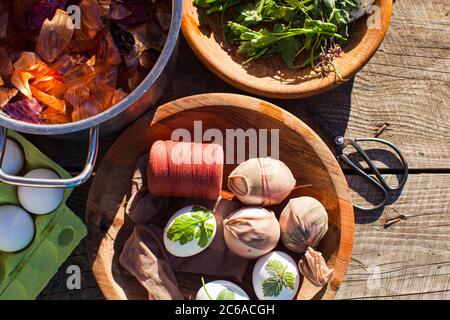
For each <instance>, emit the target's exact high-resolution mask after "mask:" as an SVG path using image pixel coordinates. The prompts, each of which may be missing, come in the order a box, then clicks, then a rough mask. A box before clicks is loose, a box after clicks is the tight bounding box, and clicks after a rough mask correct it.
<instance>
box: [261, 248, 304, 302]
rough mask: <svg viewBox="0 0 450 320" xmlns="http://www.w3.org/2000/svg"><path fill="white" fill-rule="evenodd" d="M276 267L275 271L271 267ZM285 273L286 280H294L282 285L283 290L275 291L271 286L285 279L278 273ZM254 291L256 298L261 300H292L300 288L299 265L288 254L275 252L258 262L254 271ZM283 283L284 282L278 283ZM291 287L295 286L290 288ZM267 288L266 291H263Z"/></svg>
mask: <svg viewBox="0 0 450 320" xmlns="http://www.w3.org/2000/svg"><path fill="white" fill-rule="evenodd" d="M274 265H275V267H276V268H275V269H274V268H271V266H274ZM277 269H278V271H281V273H284V278H286V279H293V281H289V285H281V286H280V287H279V288H280V289H281V290H274V287H273V286H272V287H271V286H270V283H271V281H270V280H274V281H272V283H275V284H276V283H277V280H281V279H283V277H281V278H280V277H279V276H278V274H279V273H277V272H276V271H277ZM252 280H253V289H254V290H255V293H256V296H257V297H258V299H260V300H292V299H293V298H294V297H295V295H296V294H297V291H298V286H299V272H298V268H297V264H296V263H295V261H294V259H292V258H291V257H290V256H289V255H288V254H286V253H284V252H281V251H273V252H270V253H268V254H266V255H265V256H262V257H261V258H259V259H258V261H256V264H255V267H254V269H253V278H252ZM278 283H282V282H278ZM290 285H293V286H292V287H290ZM263 287H266V290H264V289H263Z"/></svg>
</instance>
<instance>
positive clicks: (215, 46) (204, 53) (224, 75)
mask: <svg viewBox="0 0 450 320" xmlns="http://www.w3.org/2000/svg"><path fill="white" fill-rule="evenodd" d="M375 5H377V7H378V8H379V10H374V13H373V15H376V14H377V15H378V12H379V16H377V17H375V16H373V17H370V16H369V15H366V16H364V17H362V18H361V19H359V20H357V21H356V22H355V24H354V25H353V26H352V28H351V36H350V39H349V42H348V43H347V44H346V46H345V47H344V48H343V49H344V53H343V54H342V55H341V57H339V58H338V59H337V60H336V63H335V64H336V66H337V68H338V70H339V73H340V74H341V76H342V78H344V79H350V78H351V77H353V76H354V75H355V74H356V73H357V72H358V71H359V70H361V68H362V67H363V66H364V65H365V64H366V63H367V62H368V61H369V60H370V58H372V56H373V55H374V54H375V52H376V50H377V49H378V47H379V46H380V44H381V42H382V41H383V38H384V36H385V34H386V32H387V29H388V25H389V22H390V18H391V13H392V0H376V1H375ZM368 19H371V20H369V21H368ZM373 22H374V23H376V24H373ZM378 22H379V24H378ZM368 25H369V26H371V27H370V28H368ZM375 25H376V26H377V27H376V28H372V26H375ZM378 26H379V27H378ZM181 28H182V30H183V33H184V36H185V38H186V39H187V42H188V43H189V45H190V47H191V48H192V50H193V51H194V52H195V54H196V55H197V57H198V58H199V59H200V60H201V61H202V62H203V64H204V65H205V66H206V67H208V68H209V70H211V71H212V72H213V73H215V74H216V75H217V76H218V77H219V78H221V79H222V80H224V81H226V82H228V83H229V84H230V85H232V86H235V87H237V88H239V89H241V90H243V91H246V92H249V93H252V94H255V95H260V96H265V97H270V98H278V99H294V98H303V97H307V96H312V95H316V94H318V93H321V92H324V91H328V90H330V89H332V88H334V87H336V86H337V85H339V84H340V83H342V81H339V79H338V78H337V77H336V75H335V74H334V73H330V74H329V75H328V76H327V77H324V78H321V77H317V76H313V75H312V74H311V68H310V67H305V68H303V69H289V68H288V67H287V66H286V65H285V63H284V61H283V60H282V59H281V57H279V56H273V57H270V58H268V59H258V60H255V61H253V62H252V63H251V64H249V65H246V66H243V65H242V63H243V62H244V61H245V60H246V58H245V57H244V56H242V55H241V54H239V53H237V46H235V45H232V44H228V43H226V42H224V40H223V32H222V26H221V22H220V16H218V15H216V16H214V15H211V16H208V15H207V14H206V11H205V10H204V9H201V8H200V9H199V8H197V7H196V6H194V4H193V1H192V0H183V20H182V24H181Z"/></svg>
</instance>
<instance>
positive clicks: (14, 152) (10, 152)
mask: <svg viewBox="0 0 450 320" xmlns="http://www.w3.org/2000/svg"><path fill="white" fill-rule="evenodd" d="M24 164H25V156H24V154H23V149H22V147H21V146H20V145H19V144H17V143H16V142H15V141H13V140H11V139H6V148H5V155H4V157H3V162H2V170H3V171H4V172H5V173H7V174H9V175H16V174H18V173H19V172H20V170H22V168H23V166H24Z"/></svg>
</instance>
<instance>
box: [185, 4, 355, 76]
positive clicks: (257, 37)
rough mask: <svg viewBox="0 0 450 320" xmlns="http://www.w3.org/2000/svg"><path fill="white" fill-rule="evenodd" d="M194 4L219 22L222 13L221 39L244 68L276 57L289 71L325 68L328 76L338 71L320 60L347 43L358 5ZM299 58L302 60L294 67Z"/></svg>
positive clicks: (330, 64) (332, 65) (331, 64)
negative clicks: (238, 56) (231, 45)
mask: <svg viewBox="0 0 450 320" xmlns="http://www.w3.org/2000/svg"><path fill="white" fill-rule="evenodd" d="M194 4H195V5H196V6H198V7H202V8H206V10H207V12H208V14H211V13H213V12H219V13H220V14H221V16H222V21H224V18H223V17H224V15H225V14H226V17H227V19H226V20H227V21H226V22H223V23H222V25H223V28H224V37H225V40H226V41H227V42H229V43H235V44H238V45H239V49H238V51H239V52H240V53H242V54H243V55H244V56H245V57H247V59H246V60H245V62H244V64H246V63H249V62H250V61H252V60H254V59H258V58H264V57H270V56H272V55H273V54H280V55H281V57H282V58H283V60H284V61H285V63H286V65H287V66H288V67H289V68H301V67H304V66H307V65H310V66H311V67H313V68H314V69H319V70H322V71H323V70H324V66H326V68H327V70H326V71H331V72H336V71H337V70H335V68H333V67H334V64H333V63H332V61H330V63H323V59H322V60H321V55H324V54H327V53H329V50H334V49H336V48H337V47H340V46H341V45H342V44H344V43H346V42H347V40H348V37H349V30H348V29H349V24H350V11H351V10H352V9H354V8H355V7H356V0H254V1H240V0H194ZM300 55H302V57H303V61H301V62H300V63H296V61H298V60H299V59H298V57H299V56H300ZM321 62H322V63H321ZM325 73H326V72H325ZM324 75H327V74H324Z"/></svg>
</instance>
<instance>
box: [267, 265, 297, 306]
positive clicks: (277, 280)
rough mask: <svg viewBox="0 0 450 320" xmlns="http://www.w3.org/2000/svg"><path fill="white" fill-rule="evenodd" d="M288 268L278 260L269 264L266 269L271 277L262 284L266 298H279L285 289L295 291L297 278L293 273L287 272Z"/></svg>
mask: <svg viewBox="0 0 450 320" xmlns="http://www.w3.org/2000/svg"><path fill="white" fill-rule="evenodd" d="M287 267H288V266H287V265H284V264H283V263H281V262H280V261H278V260H269V261H268V262H267V264H266V267H265V269H266V271H267V272H268V273H269V275H270V276H269V277H268V278H267V279H266V280H264V281H263V284H262V286H263V294H264V296H265V297H278V296H279V295H280V293H281V291H282V290H283V288H289V289H291V290H293V289H294V287H295V276H294V274H293V273H292V272H290V271H286V269H287Z"/></svg>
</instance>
